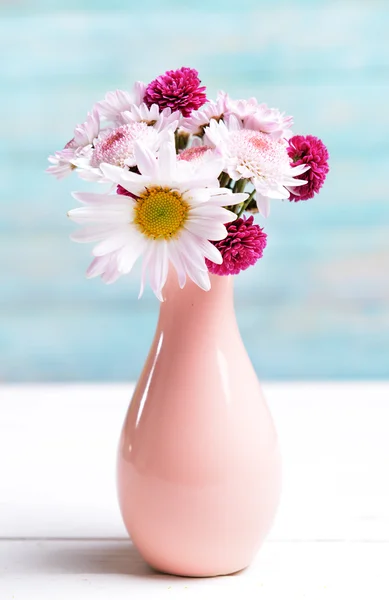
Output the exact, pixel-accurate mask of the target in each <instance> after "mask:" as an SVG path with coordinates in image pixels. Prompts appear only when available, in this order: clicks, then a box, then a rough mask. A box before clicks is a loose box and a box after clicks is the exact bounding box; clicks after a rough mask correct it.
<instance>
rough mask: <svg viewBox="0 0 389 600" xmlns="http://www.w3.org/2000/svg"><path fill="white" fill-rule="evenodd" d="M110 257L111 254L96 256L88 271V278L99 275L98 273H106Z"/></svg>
mask: <svg viewBox="0 0 389 600" xmlns="http://www.w3.org/2000/svg"><path fill="white" fill-rule="evenodd" d="M110 258H111V257H110V256H109V254H107V255H106V256H98V257H97V258H94V259H93V260H92V262H91V264H90V265H89V267H88V269H87V271H86V276H87V278H88V279H91V278H92V277H97V275H101V274H102V273H104V271H105V269H106V267H107V265H108V264H109V261H110Z"/></svg>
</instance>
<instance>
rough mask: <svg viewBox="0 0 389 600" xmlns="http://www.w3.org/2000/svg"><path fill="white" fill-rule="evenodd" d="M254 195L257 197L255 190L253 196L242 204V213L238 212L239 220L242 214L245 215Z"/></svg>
mask: <svg viewBox="0 0 389 600" xmlns="http://www.w3.org/2000/svg"><path fill="white" fill-rule="evenodd" d="M254 195H255V189H254V190H253V191H252V192H251V194H250V195H249V197H248V198H247V200H245V201H244V202H243V203H242V207H241V209H240V211H239V212H238V218H239V217H240V216H241V214H243V213H244V211H245V210H246V208H247V207H248V205H249V204H250V202H251V200H252V199H253V198H254Z"/></svg>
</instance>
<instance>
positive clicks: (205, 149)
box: [177, 146, 221, 166]
mask: <svg viewBox="0 0 389 600" xmlns="http://www.w3.org/2000/svg"><path fill="white" fill-rule="evenodd" d="M220 157H221V153H220V152H219V151H218V150H217V149H216V148H213V147H212V146H192V147H191V148H186V150H183V151H182V152H181V153H180V154H179V155H178V156H177V158H178V160H185V161H187V162H190V163H192V164H195V165H196V166H199V165H202V164H204V163H206V162H208V161H209V160H212V159H214V158H220Z"/></svg>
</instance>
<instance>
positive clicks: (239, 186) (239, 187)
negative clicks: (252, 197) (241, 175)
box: [232, 179, 247, 194]
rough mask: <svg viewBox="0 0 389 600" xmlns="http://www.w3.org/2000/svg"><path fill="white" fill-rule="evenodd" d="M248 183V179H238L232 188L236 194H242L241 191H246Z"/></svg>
mask: <svg viewBox="0 0 389 600" xmlns="http://www.w3.org/2000/svg"><path fill="white" fill-rule="evenodd" d="M246 183H247V179H238V181H236V182H235V185H234V188H233V190H232V191H233V192H234V194H240V193H241V192H244V188H245V187H246Z"/></svg>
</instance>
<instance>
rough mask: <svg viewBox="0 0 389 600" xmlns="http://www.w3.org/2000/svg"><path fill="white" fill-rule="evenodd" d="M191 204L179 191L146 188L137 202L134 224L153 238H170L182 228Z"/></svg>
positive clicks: (144, 233)
mask: <svg viewBox="0 0 389 600" xmlns="http://www.w3.org/2000/svg"><path fill="white" fill-rule="evenodd" d="M188 212H189V204H188V203H187V202H185V200H184V199H183V197H182V196H181V194H180V193H179V192H176V191H173V190H171V189H169V188H163V187H159V186H158V187H153V188H148V189H146V191H145V192H143V193H142V194H141V195H140V196H139V198H138V201H137V202H136V204H135V218H134V224H135V225H136V226H137V227H138V229H139V230H140V231H141V233H143V235H146V236H147V237H149V238H152V239H154V240H155V239H161V238H163V239H166V240H167V239H170V238H172V237H173V236H175V235H176V234H177V233H178V232H179V231H180V229H182V227H183V225H184V223H185V221H186V219H187V217H188Z"/></svg>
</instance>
